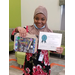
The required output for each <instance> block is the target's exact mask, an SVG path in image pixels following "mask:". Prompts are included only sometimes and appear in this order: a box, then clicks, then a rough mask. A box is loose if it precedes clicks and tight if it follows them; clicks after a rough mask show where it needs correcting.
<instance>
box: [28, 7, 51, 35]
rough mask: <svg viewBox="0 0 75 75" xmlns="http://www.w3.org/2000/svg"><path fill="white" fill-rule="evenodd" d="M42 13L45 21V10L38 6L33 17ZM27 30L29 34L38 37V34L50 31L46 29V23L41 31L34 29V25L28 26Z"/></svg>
mask: <svg viewBox="0 0 75 75" xmlns="http://www.w3.org/2000/svg"><path fill="white" fill-rule="evenodd" d="M39 13H42V14H43V15H45V17H46V19H47V10H46V8H45V7H43V6H39V7H37V8H36V9H35V12H34V16H35V15H36V14H39ZM28 30H29V33H30V34H35V35H39V32H40V31H42V32H51V30H50V29H49V28H48V26H47V23H46V24H45V27H44V28H43V29H36V28H35V26H34V25H31V26H28Z"/></svg>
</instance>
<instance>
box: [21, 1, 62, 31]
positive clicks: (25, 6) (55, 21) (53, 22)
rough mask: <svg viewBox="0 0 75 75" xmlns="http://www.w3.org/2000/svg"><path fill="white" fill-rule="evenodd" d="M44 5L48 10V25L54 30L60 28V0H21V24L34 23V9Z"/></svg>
mask: <svg viewBox="0 0 75 75" xmlns="http://www.w3.org/2000/svg"><path fill="white" fill-rule="evenodd" d="M39 5H43V6H45V7H46V8H47V10H48V21H47V23H48V27H49V28H50V29H52V30H60V21H61V7H60V6H59V0H21V25H22V27H24V26H25V25H32V24H33V15H34V10H35V9H36V7H38V6H39Z"/></svg>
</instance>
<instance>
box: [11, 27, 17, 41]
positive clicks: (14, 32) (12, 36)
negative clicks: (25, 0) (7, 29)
mask: <svg viewBox="0 0 75 75" xmlns="http://www.w3.org/2000/svg"><path fill="white" fill-rule="evenodd" d="M16 33H17V31H16V28H15V29H14V30H13V31H12V34H11V40H12V41H14V35H15V34H16Z"/></svg>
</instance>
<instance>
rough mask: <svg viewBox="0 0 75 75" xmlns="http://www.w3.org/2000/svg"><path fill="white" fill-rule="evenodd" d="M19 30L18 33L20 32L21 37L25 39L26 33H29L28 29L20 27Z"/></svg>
mask: <svg viewBox="0 0 75 75" xmlns="http://www.w3.org/2000/svg"><path fill="white" fill-rule="evenodd" d="M17 29H18V31H19V34H20V37H22V38H25V36H26V33H27V32H26V29H25V28H23V27H18V28H17Z"/></svg>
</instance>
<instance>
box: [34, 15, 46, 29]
mask: <svg viewBox="0 0 75 75" xmlns="http://www.w3.org/2000/svg"><path fill="white" fill-rule="evenodd" d="M46 21H47V19H46V17H45V16H44V15H43V14H37V15H35V17H34V23H35V24H36V26H37V27H38V28H41V27H43V26H44V25H45V24H46Z"/></svg>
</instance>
